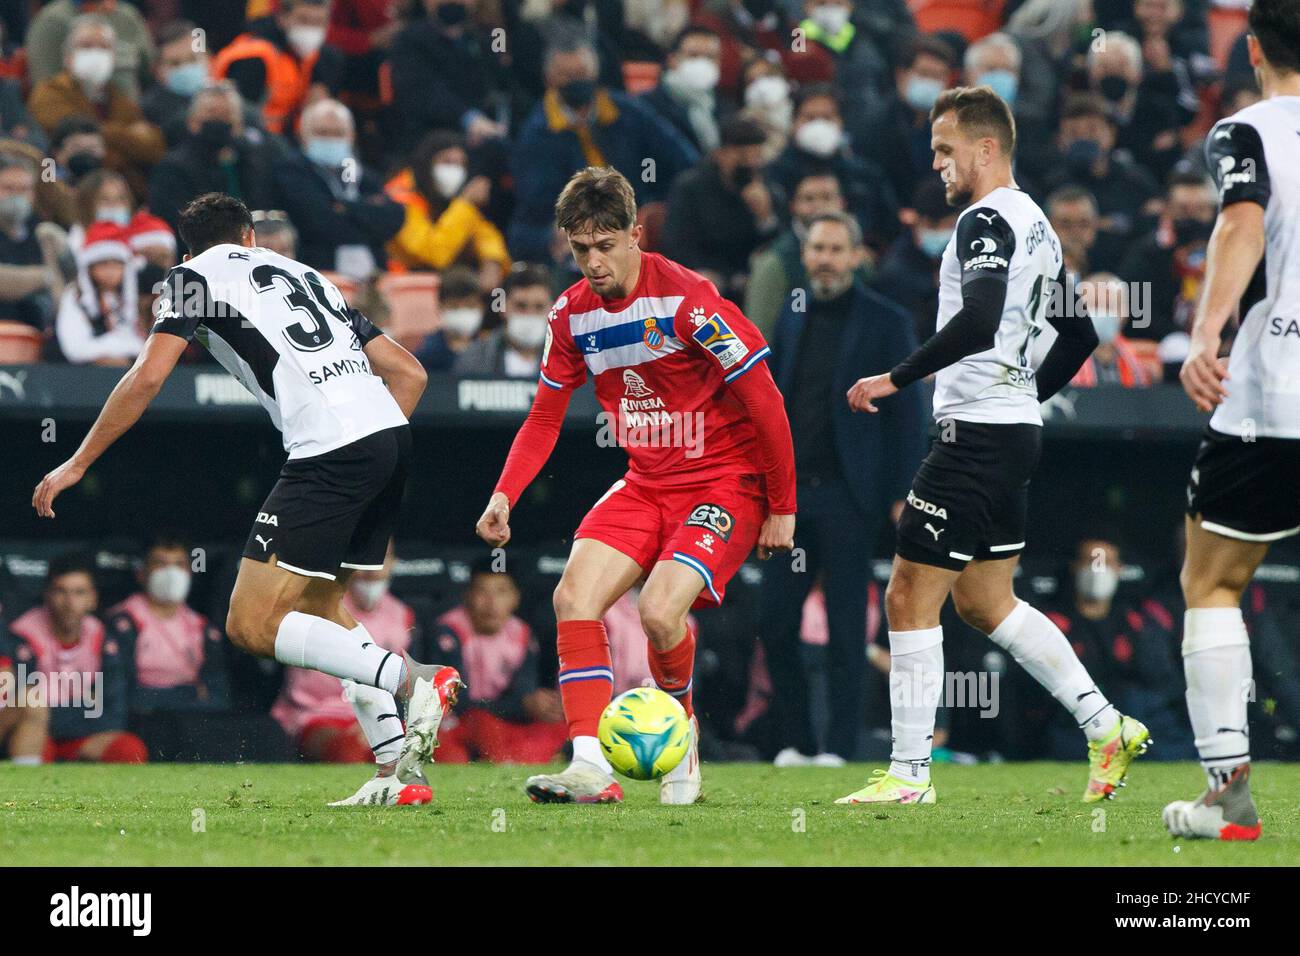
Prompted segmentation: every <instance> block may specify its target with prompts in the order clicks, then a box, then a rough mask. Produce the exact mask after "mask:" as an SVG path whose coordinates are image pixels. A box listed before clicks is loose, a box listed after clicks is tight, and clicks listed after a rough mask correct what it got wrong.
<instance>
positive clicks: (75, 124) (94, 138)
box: [50, 116, 108, 186]
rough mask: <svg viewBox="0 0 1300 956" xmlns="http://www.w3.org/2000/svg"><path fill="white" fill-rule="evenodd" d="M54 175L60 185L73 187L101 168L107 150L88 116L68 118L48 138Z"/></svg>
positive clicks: (100, 135)
mask: <svg viewBox="0 0 1300 956" xmlns="http://www.w3.org/2000/svg"><path fill="white" fill-rule="evenodd" d="M50 148H51V155H52V156H53V157H54V170H55V175H56V176H57V177H58V179H59V181H60V182H64V183H67V184H68V185H69V186H75V185H77V183H79V182H80V181H81V180H82V179H83V178H85V177H86V176H88V175H89V174H90V173H92V172H94V171H95V170H97V169H99V168H101V167H102V166H103V165H104V157H105V155H106V154H107V152H108V146H107V144H106V143H105V142H104V134H103V132H102V131H101V130H100V128H99V124H98V123H96V122H95V121H94V120H93V119H91V118H90V117H89V116H69V117H68V118H67V119H65V120H63V121H62V122H61V123H59V125H58V126H57V127H55V129H54V133H53V134H52V135H51V137H50Z"/></svg>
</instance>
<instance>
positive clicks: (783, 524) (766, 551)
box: [758, 515, 794, 561]
mask: <svg viewBox="0 0 1300 956" xmlns="http://www.w3.org/2000/svg"><path fill="white" fill-rule="evenodd" d="M793 547H794V515H768V516H767V518H766V520H764V521H763V527H762V528H760V529H759V531H758V557H759V559H760V560H763V561H766V560H767V559H768V558H770V557H771V556H772V552H773V551H789V550H790V549H791V548H793Z"/></svg>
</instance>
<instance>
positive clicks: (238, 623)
mask: <svg viewBox="0 0 1300 956" xmlns="http://www.w3.org/2000/svg"><path fill="white" fill-rule="evenodd" d="M266 628H267V615H266V614H265V613H264V612H259V611H258V610H256V609H255V608H250V607H247V606H245V605H244V604H243V603H242V602H236V601H232V602H231V604H230V610H229V611H228V612H227V613H226V637H228V638H230V643H231V644H234V645H235V646H236V647H237V648H239V649H240V650H241V651H246V652H247V653H249V654H265V653H266V650H265V647H266V644H267V635H266ZM274 641H275V637H274V635H272V636H271V643H272V645H274Z"/></svg>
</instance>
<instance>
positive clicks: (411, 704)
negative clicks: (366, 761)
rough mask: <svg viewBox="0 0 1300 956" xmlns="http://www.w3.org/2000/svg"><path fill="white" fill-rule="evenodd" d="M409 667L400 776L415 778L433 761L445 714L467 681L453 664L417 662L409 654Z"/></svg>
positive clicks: (401, 777) (407, 778) (398, 774)
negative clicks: (448, 665) (462, 678)
mask: <svg viewBox="0 0 1300 956" xmlns="http://www.w3.org/2000/svg"><path fill="white" fill-rule="evenodd" d="M406 667H407V681H408V685H407V686H408V693H407V695H406V738H405V739H404V740H403V741H402V752H401V754H400V755H399V756H398V758H397V776H398V778H399V779H401V780H412V779H414V778H416V777H423V775H424V765H425V764H426V763H429V762H431V761H432V760H433V751H434V748H435V747H437V746H438V728H439V727H440V726H441V725H442V717H443V714H445V713H446V712H447V711H448V710H450V709H451V708H452V707H454V706H455V705H456V698H457V697H458V696H459V695H460V692H461V690H462V689H463V688H464V687H465V682H464V681H463V680H461V679H460V674H459V673H457V671H456V668H454V667H446V666H444V665H442V664H417V663H416V662H415V661H413V660H411V658H410V657H407V658H406Z"/></svg>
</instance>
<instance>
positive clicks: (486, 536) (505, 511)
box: [474, 491, 510, 548]
mask: <svg viewBox="0 0 1300 956" xmlns="http://www.w3.org/2000/svg"><path fill="white" fill-rule="evenodd" d="M474 531H475V532H476V533H477V534H478V536H479V537H480V538H482V539H483V540H484V541H486V542H487V543H488V544H490V545H492V547H494V548H499V547H501V546H502V545H503V544H505V543H506V542H507V541H509V540H510V499H509V498H507V497H506V496H505V495H504V494H502V493H501V492H500V491H498V492H496V493H495V494H493V495H492V497H491V498H489V499H488V504H487V508H485V509H484V510H483V517H481V518H479V519H478V524H477V525H475V526H474Z"/></svg>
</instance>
